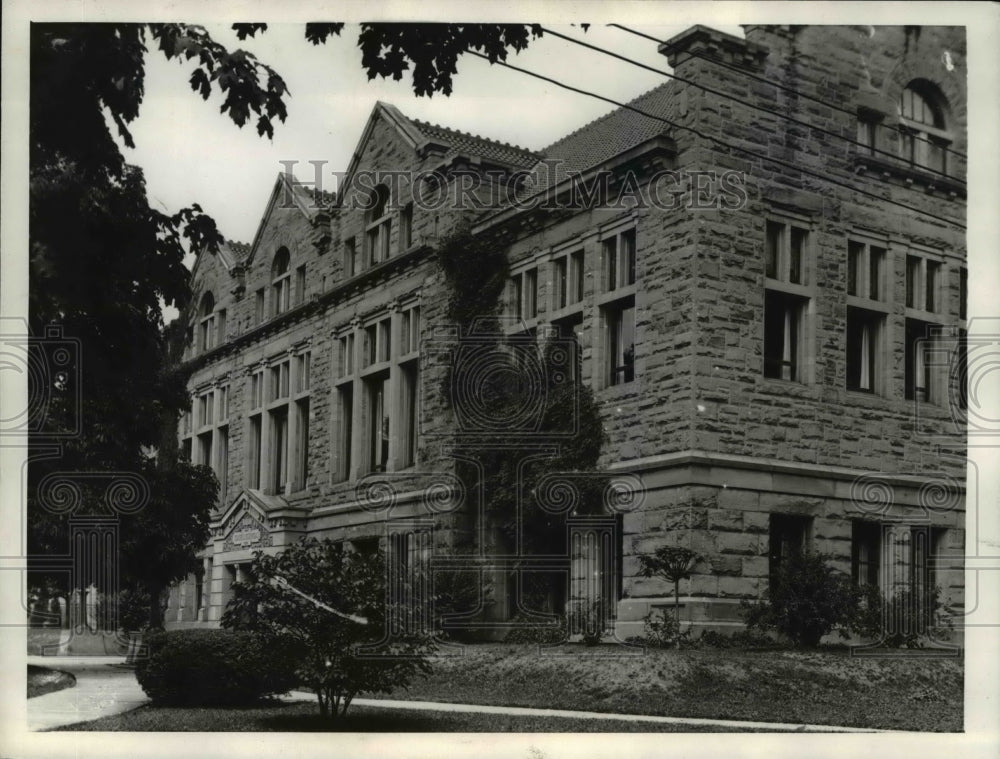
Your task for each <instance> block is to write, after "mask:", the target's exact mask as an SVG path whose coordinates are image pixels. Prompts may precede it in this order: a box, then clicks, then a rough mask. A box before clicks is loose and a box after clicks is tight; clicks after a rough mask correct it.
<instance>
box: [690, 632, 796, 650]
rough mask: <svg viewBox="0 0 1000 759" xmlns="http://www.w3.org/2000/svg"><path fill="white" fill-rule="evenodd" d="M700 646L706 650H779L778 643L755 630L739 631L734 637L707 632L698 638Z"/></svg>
mask: <svg viewBox="0 0 1000 759" xmlns="http://www.w3.org/2000/svg"><path fill="white" fill-rule="evenodd" d="M698 645H699V646H701V647H706V648H738V649H743V650H749V649H755V648H778V647H779V646H778V643H777V641H775V640H774V639H773V638H772V637H771V636H769V635H765V634H763V633H760V632H755V631H753V630H737V631H736V632H734V633H733V634H732V635H725V634H724V633H720V632H716V631H715V630H705V631H704V632H703V633H702V634H701V636H700V637H699V638H698Z"/></svg>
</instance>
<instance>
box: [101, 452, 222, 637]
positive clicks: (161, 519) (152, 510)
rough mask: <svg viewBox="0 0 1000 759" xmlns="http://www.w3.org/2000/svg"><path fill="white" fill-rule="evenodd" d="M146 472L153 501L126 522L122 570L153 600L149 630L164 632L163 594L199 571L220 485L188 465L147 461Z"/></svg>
mask: <svg viewBox="0 0 1000 759" xmlns="http://www.w3.org/2000/svg"><path fill="white" fill-rule="evenodd" d="M144 473H145V477H146V478H147V481H148V482H149V485H150V501H149V503H148V504H147V505H146V507H145V508H143V509H141V510H140V511H138V512H137V513H136V515H135V516H134V517H132V518H130V519H127V520H122V522H123V523H122V531H123V534H122V536H121V539H120V543H119V546H120V549H121V550H120V557H121V559H120V560H121V565H120V566H121V570H122V575H123V576H124V577H125V578H127V581H128V586H129V587H130V589H131V590H132V591H133V592H139V593H141V594H143V595H144V596H145V597H147V598H148V602H149V613H148V621H147V624H148V626H149V628H151V629H159V628H162V627H163V608H162V606H161V605H160V599H161V598H162V596H163V594H164V593H165V592H166V590H167V589H168V588H169V587H170V586H171V585H172V584H173V583H175V582H178V581H180V580H182V579H184V578H185V577H186V576H187V575H188V574H190V573H192V572H195V571H197V569H198V561H197V559H196V558H195V554H196V553H197V552H198V551H200V550H201V549H202V548H204V547H205V544H206V543H207V542H208V538H209V536H210V533H209V529H208V527H209V519H210V515H211V508H210V507H211V505H212V504H214V503H215V498H216V494H217V492H218V488H219V484H218V481H217V480H216V478H215V474H214V473H213V472H212V470H211V469H210V468H208V467H207V466H194V465H192V464H190V463H188V462H186V461H178V462H176V463H175V464H174V465H173V466H172V467H170V468H166V467H163V466H160V465H158V464H157V463H156V462H154V461H152V460H147V462H146V463H145V470H144Z"/></svg>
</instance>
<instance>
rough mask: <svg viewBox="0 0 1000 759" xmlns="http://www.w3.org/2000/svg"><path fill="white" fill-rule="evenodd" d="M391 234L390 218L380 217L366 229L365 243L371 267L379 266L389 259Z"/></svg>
mask: <svg viewBox="0 0 1000 759" xmlns="http://www.w3.org/2000/svg"><path fill="white" fill-rule="evenodd" d="M391 233H392V218H391V217H388V216H386V217H382V218H381V219H379V220H378V221H377V222H375V223H374V224H372V225H370V226H369V227H368V231H367V233H366V237H365V239H366V241H367V245H368V256H369V259H370V260H371V263H372V265H373V266H374V265H375V264H380V263H382V262H383V261H387V260H388V259H389V237H390V235H391Z"/></svg>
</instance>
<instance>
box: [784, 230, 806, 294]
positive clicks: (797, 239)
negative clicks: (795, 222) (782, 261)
mask: <svg viewBox="0 0 1000 759" xmlns="http://www.w3.org/2000/svg"><path fill="white" fill-rule="evenodd" d="M805 245H806V230H804V229H799V228H798V227H792V237H791V244H790V246H789V247H790V250H789V251H788V281H789V282H794V283H795V284H797V285H799V284H802V282H803V277H802V255H803V251H804V250H805Z"/></svg>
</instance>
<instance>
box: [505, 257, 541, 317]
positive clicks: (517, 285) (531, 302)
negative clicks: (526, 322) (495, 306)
mask: <svg viewBox="0 0 1000 759" xmlns="http://www.w3.org/2000/svg"><path fill="white" fill-rule="evenodd" d="M508 293H509V296H508V297H509V298H510V313H511V314H512V315H513V316H515V317H517V318H518V319H534V318H535V317H536V316H537V315H538V269H528V270H526V271H523V272H520V273H518V274H515V275H514V276H513V277H511V278H510V284H509V290H508Z"/></svg>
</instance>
